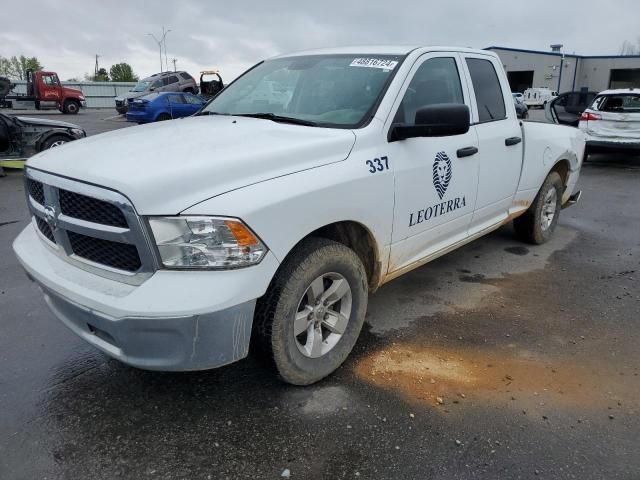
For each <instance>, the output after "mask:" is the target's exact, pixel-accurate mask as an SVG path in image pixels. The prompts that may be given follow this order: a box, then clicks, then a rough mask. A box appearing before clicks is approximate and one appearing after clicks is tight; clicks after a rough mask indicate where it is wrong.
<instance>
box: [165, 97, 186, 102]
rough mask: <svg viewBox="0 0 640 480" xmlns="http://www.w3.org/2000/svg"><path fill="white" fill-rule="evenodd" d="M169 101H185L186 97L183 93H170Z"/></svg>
mask: <svg viewBox="0 0 640 480" xmlns="http://www.w3.org/2000/svg"><path fill="white" fill-rule="evenodd" d="M168 97H169V103H184V98H182V95H168Z"/></svg>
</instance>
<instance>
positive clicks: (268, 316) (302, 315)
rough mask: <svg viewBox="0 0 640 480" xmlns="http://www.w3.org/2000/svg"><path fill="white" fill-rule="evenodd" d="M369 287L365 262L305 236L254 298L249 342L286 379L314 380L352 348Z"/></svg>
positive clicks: (330, 243)
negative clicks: (252, 327) (252, 331)
mask: <svg viewBox="0 0 640 480" xmlns="http://www.w3.org/2000/svg"><path fill="white" fill-rule="evenodd" d="M367 291H368V288H367V276H366V273H365V269H364V266H363V265H362V262H361V261H360V259H359V258H358V256H357V255H356V254H355V252H354V251H353V250H351V249H349V248H347V247H346V246H344V245H342V244H340V243H337V242H333V241H331V240H327V239H323V238H310V239H307V240H304V241H303V242H302V243H301V244H300V245H299V246H298V247H296V249H295V251H294V252H292V254H291V255H290V256H289V257H288V259H287V260H286V262H285V263H284V264H283V265H282V267H281V268H280V271H279V272H278V274H277V275H276V277H275V278H274V280H273V281H272V283H271V285H270V286H269V289H268V290H267V293H266V294H265V295H264V296H263V297H262V298H260V299H259V300H258V303H257V305H256V315H255V319H254V344H253V345H254V346H255V347H258V348H259V349H260V350H261V352H262V353H264V354H266V356H267V357H268V358H269V360H270V361H271V362H272V364H273V365H274V366H275V369H276V370H277V372H278V374H279V375H280V377H281V378H282V379H283V380H284V381H286V382H288V383H291V384H294V385H309V384H311V383H314V382H317V381H318V380H321V379H322V378H324V377H326V376H327V375H329V374H331V373H332V372H333V371H334V370H335V369H337V368H338V367H339V366H340V365H341V364H342V362H344V360H345V359H346V358H347V356H348V355H349V353H350V352H351V350H352V349H353V346H354V345H355V343H356V340H357V339H358V336H359V335H360V330H361V329H362V324H363V323H364V315H365V312H366V309H367Z"/></svg>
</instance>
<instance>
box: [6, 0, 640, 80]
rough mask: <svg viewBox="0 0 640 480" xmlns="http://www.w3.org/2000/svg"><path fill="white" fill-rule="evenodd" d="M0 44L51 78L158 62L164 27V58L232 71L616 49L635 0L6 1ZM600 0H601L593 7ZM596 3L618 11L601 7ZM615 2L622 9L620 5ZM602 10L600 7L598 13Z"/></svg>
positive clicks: (140, 70)
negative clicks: (455, 53)
mask: <svg viewBox="0 0 640 480" xmlns="http://www.w3.org/2000/svg"><path fill="white" fill-rule="evenodd" d="M4 3H5V4H4V5H3V6H2V17H3V18H4V19H6V20H8V19H11V20H10V21H3V22H2V27H0V55H2V56H11V55H20V54H24V55H27V56H37V57H38V59H39V60H40V62H41V63H42V64H44V65H45V67H46V68H47V69H51V70H54V71H57V72H58V73H59V75H60V77H61V78H62V79H68V78H71V77H78V78H82V77H83V76H84V74H85V73H88V72H93V66H94V62H95V58H94V55H95V54H100V55H101V57H100V60H99V61H100V66H104V67H106V68H107V69H108V68H109V66H111V65H112V64H114V63H118V62H122V61H124V62H128V63H130V64H131V65H132V66H133V69H134V71H135V72H136V73H137V74H138V75H140V76H145V75H148V74H151V73H154V72H156V71H158V70H159V68H160V60H159V58H158V47H157V44H156V43H155V42H154V41H153V39H152V38H151V37H149V36H147V35H145V34H146V33H154V34H155V35H156V36H160V34H161V29H162V26H163V25H164V26H165V27H166V28H169V29H171V32H170V33H169V34H168V35H167V54H168V57H169V59H172V58H177V59H178V62H177V66H178V69H184V70H187V71H189V72H190V73H191V74H192V75H194V76H197V75H198V72H199V71H200V70H203V69H211V68H218V69H220V70H221V72H222V75H223V78H224V79H225V80H231V79H232V78H234V77H236V76H237V75H238V74H240V73H242V71H244V70H245V69H246V68H248V67H249V66H251V65H253V64H255V63H256V62H257V61H259V60H261V59H263V58H266V57H269V56H272V55H275V54H278V53H283V52H289V51H296V50H303V49H307V48H316V47H326V46H335V45H362V44H389V43H400V44H422V45H460V46H471V47H478V48H484V47H487V46H491V45H500V46H509V47H516V48H528V49H541V50H548V49H549V44H551V43H563V44H564V45H565V51H566V52H568V53H573V52H575V53H579V54H617V53H618V52H619V50H620V46H621V44H622V43H623V41H625V40H631V41H634V42H635V41H637V39H638V36H640V28H639V27H640V20H638V15H637V12H638V5H637V0H609V1H608V2H604V3H603V2H601V1H595V0H581V1H580V0H553V1H551V0H528V1H525V0H486V1H478V0H445V1H439V2H433V1H425V0H395V1H389V0H386V1H378V0H368V1H364V0H362V1H349V0H320V1H304V0H302V1H300V0H299V1H284V0H267V1H265V0H236V1H229V0H225V1H214V0H209V1H205V0H173V1H165V0H156V1H153V2H151V1H143V0H138V1H136V0H128V1H126V0H108V1H105V0H82V1H74V2H71V1H66V0H34V1H29V2H26V1H17V0H7V1H6V2H4ZM604 5H608V6H607V7H604ZM607 10H610V11H611V12H614V11H615V12H617V13H616V14H615V15H613V14H611V15H608V14H607V13H606V11H607ZM619 12H629V14H628V15H622V14H619ZM603 13H604V15H601V14H603Z"/></svg>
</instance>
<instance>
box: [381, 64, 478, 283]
mask: <svg viewBox="0 0 640 480" xmlns="http://www.w3.org/2000/svg"><path fill="white" fill-rule="evenodd" d="M460 62H461V59H460V57H459V55H458V54H457V53H453V52H452V53H448V52H437V53H430V54H426V55H424V56H422V57H421V58H420V59H419V60H418V61H417V62H416V64H415V65H414V66H413V68H412V69H411V72H410V74H409V75H408V77H407V79H406V80H405V84H404V85H403V87H402V89H401V90H400V95H399V96H398V99H397V100H396V104H395V105H394V108H393V110H392V115H391V116H390V119H389V120H388V121H387V124H386V128H387V129H390V128H391V127H392V126H393V124H395V123H404V124H408V125H412V124H415V114H416V111H417V110H418V109H420V108H421V107H425V106H428V105H434V104H443V103H454V104H466V105H467V106H469V108H470V109H471V101H470V96H469V91H468V89H467V88H466V84H465V83H464V81H463V80H462V77H461V72H462V71H463V68H462V65H461V64H460ZM386 131H389V130H386ZM387 151H388V157H389V163H390V164H392V165H393V166H394V167H393V168H394V169H395V171H394V174H395V208H394V219H393V234H392V245H391V257H390V262H389V273H391V272H393V271H397V270H402V269H403V268H405V267H406V268H411V266H412V264H415V263H418V262H421V261H424V259H426V258H427V257H429V256H430V255H432V254H434V253H436V252H438V251H439V250H442V249H444V248H446V247H448V246H450V245H453V244H455V243H458V242H460V241H462V240H465V239H466V238H467V230H468V227H469V224H470V222H471V217H472V215H473V210H474V206H475V201H476V194H477V189H478V156H477V155H476V153H477V151H478V139H477V136H476V132H475V128H474V127H473V126H472V127H471V128H470V129H469V131H468V132H467V133H465V134H461V135H452V136H443V137H418V138H408V139H405V140H400V141H394V142H390V143H388V145H387ZM413 266H415V265H413Z"/></svg>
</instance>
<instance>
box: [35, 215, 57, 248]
mask: <svg viewBox="0 0 640 480" xmlns="http://www.w3.org/2000/svg"><path fill="white" fill-rule="evenodd" d="M36 224H37V225H38V230H40V231H41V232H42V234H43V235H44V236H45V237H47V238H48V239H49V241H50V242H53V243H56V239H55V237H54V236H53V231H51V227H50V226H49V224H48V223H47V222H45V221H44V220H43V219H41V218H40V217H36Z"/></svg>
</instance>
